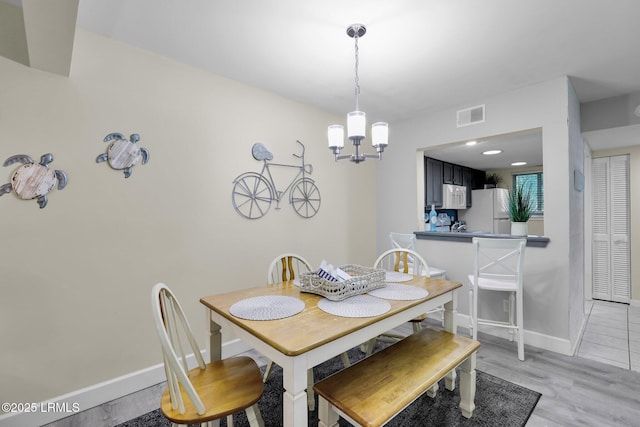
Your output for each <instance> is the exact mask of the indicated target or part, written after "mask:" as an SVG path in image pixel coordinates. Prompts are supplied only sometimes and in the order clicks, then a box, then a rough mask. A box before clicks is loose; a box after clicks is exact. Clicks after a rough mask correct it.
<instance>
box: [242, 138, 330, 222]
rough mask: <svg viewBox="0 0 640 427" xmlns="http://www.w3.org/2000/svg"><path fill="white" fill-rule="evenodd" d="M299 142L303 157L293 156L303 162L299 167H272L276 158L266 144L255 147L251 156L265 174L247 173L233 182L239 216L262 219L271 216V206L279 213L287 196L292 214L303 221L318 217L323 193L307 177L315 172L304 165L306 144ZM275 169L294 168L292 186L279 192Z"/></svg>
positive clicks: (261, 172) (277, 164) (255, 145)
mask: <svg viewBox="0 0 640 427" xmlns="http://www.w3.org/2000/svg"><path fill="white" fill-rule="evenodd" d="M296 142H297V143H298V144H300V146H301V147H302V153H301V154H295V153H293V156H294V157H296V158H298V159H300V164H299V165H298V164H294V165H288V164H282V163H273V162H272V160H273V154H271V153H270V152H269V150H267V148H266V147H265V146H264V145H263V144H261V143H257V144H253V147H252V148H251V154H252V155H253V158H254V159H256V160H258V161H262V162H263V165H262V170H261V171H260V172H245V173H243V174H240V175H239V176H238V177H237V178H236V179H234V180H233V190H232V191H231V202H232V203H233V208H234V209H235V210H236V212H238V214H240V215H241V216H243V217H245V218H248V219H258V218H262V217H263V216H265V215H266V214H267V212H269V209H270V208H271V203H272V202H275V203H276V209H280V201H281V200H282V197H283V196H284V195H285V194H287V193H288V194H289V203H290V204H291V206H292V207H293V210H294V211H296V213H297V214H298V215H300V216H301V217H303V218H311V217H312V216H314V215H315V214H317V213H318V210H320V190H318V186H317V185H316V184H315V182H314V181H313V180H312V179H311V178H309V177H308V176H307V175H311V173H312V172H313V166H312V165H311V164H309V163H305V162H304V144H303V143H302V142H300V141H296ZM272 167H279V168H293V169H297V170H298V172H297V174H296V175H295V177H294V178H293V180H291V182H290V183H289V185H287V187H286V188H285V189H284V190H280V189H279V188H278V186H277V184H276V182H275V180H274V178H273V175H272V174H271V170H270V169H271V168H272ZM280 188H282V187H280Z"/></svg>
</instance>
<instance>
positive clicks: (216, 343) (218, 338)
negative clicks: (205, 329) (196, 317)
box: [207, 310, 222, 362]
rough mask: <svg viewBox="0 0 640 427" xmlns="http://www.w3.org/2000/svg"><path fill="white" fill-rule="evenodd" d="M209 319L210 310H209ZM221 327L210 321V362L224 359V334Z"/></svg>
mask: <svg viewBox="0 0 640 427" xmlns="http://www.w3.org/2000/svg"><path fill="white" fill-rule="evenodd" d="M207 317H209V310H207ZM220 329H221V328H220V325H218V324H217V323H216V322H214V321H213V320H211V319H209V360H210V361H211V362H215V361H216V360H221V359H222V334H221V333H220Z"/></svg>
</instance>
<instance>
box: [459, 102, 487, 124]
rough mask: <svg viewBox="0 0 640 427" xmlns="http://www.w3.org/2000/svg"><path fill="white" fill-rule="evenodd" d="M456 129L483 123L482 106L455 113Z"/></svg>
mask: <svg viewBox="0 0 640 427" xmlns="http://www.w3.org/2000/svg"><path fill="white" fill-rule="evenodd" d="M457 117H458V121H457V125H458V127H459V128H460V127H463V126H469V125H475V124H477V123H484V104H482V105H478V106H476V107H471V108H467V109H465V110H460V111H458V113H457Z"/></svg>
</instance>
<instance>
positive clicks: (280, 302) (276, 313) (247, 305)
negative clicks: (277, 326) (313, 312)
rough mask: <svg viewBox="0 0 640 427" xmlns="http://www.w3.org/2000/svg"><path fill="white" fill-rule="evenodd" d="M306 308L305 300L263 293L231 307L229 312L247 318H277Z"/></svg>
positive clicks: (291, 314)
mask: <svg viewBox="0 0 640 427" xmlns="http://www.w3.org/2000/svg"><path fill="white" fill-rule="evenodd" d="M302 310H304V302H302V300H299V299H298V298H294V297H288V296H284V295H262V296H259V297H253V298H247V299H243V300H241V301H238V302H237V303H235V304H233V305H232V306H231V307H229V312H230V313H231V314H233V315H234V316H236V317H239V318H241V319H247V320H275V319H282V318H285V317H289V316H293V315H294V314H298V313H300V312H301V311H302Z"/></svg>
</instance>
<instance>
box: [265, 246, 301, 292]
mask: <svg viewBox="0 0 640 427" xmlns="http://www.w3.org/2000/svg"><path fill="white" fill-rule="evenodd" d="M310 271H312V269H311V264H309V263H308V262H307V260H306V259H304V258H302V257H301V256H300V255H298V254H294V253H289V252H287V253H284V254H281V255H278V256H277V257H275V258H274V259H273V261H271V265H270V266H269V270H268V272H267V283H268V284H270V285H273V284H274V283H281V282H286V281H287V280H293V279H295V278H296V277H300V274H301V273H307V272H310Z"/></svg>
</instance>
